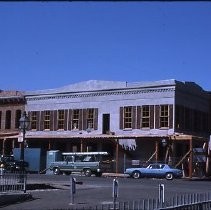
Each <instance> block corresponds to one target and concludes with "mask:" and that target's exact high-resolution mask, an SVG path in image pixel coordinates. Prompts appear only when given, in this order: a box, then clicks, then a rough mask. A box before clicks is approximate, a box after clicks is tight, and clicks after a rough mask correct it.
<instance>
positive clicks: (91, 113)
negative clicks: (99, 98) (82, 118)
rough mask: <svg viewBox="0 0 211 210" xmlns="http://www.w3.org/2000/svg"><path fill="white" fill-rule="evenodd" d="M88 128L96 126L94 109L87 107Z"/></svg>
mask: <svg viewBox="0 0 211 210" xmlns="http://www.w3.org/2000/svg"><path fill="white" fill-rule="evenodd" d="M86 126H87V128H94V109H87V124H86Z"/></svg>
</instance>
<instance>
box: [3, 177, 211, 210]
mask: <svg viewBox="0 0 211 210" xmlns="http://www.w3.org/2000/svg"><path fill="white" fill-rule="evenodd" d="M71 177H72V176H65V175H59V176H56V175H44V174H42V175H40V174H29V175H28V183H29V184H30V183H31V184H45V185H49V186H53V187H55V188H56V189H35V190H28V191H27V192H29V193H31V194H32V196H33V198H34V199H33V200H31V201H26V202H23V203H18V204H13V205H9V206H6V207H4V209H8V210H9V209H10V210H12V209H68V208H70V207H71V206H72V205H71V204H70V203H71V196H70V178H71ZM73 177H75V178H76V181H77V182H79V183H83V184H77V185H76V194H75V195H74V205H81V206H82V205H90V206H94V205H100V204H103V203H104V204H105V203H112V201H113V198H112V184H113V179H114V177H95V176H93V177H84V176H79V175H75V176H73ZM117 180H118V183H119V196H118V198H117V200H118V201H134V200H136V201H139V200H142V199H147V198H158V188H159V184H164V187H165V197H166V198H170V197H173V196H174V195H178V194H187V193H205V192H209V191H210V189H211V182H210V181H190V180H184V179H175V180H172V181H167V180H165V179H146V178H144V179H138V180H137V179H132V178H117Z"/></svg>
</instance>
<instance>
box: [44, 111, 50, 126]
mask: <svg viewBox="0 0 211 210" xmlns="http://www.w3.org/2000/svg"><path fill="white" fill-rule="evenodd" d="M44 129H45V130H50V111H49V110H47V111H44Z"/></svg>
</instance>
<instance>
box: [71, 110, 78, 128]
mask: <svg viewBox="0 0 211 210" xmlns="http://www.w3.org/2000/svg"><path fill="white" fill-rule="evenodd" d="M72 129H79V109H74V110H73V113H72Z"/></svg>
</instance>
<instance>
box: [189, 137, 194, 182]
mask: <svg viewBox="0 0 211 210" xmlns="http://www.w3.org/2000/svg"><path fill="white" fill-rule="evenodd" d="M192 175H193V138H191V139H190V159H189V178H190V179H191V178H192Z"/></svg>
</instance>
